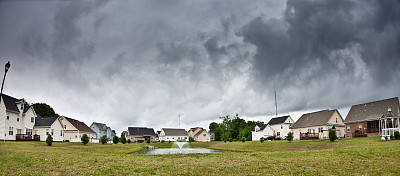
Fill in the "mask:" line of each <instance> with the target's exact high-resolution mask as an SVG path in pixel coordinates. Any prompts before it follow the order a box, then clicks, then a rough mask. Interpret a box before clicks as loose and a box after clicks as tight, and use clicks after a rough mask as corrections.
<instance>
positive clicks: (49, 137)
mask: <svg viewBox="0 0 400 176" xmlns="http://www.w3.org/2000/svg"><path fill="white" fill-rule="evenodd" d="M46 143H47V145H48V146H52V145H53V137H51V135H50V134H48V135H47V138H46Z"/></svg>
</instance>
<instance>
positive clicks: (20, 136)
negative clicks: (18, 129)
mask: <svg viewBox="0 0 400 176" xmlns="http://www.w3.org/2000/svg"><path fill="white" fill-rule="evenodd" d="M15 140H16V141H40V136H39V135H36V134H35V135H30V134H16V135H15Z"/></svg>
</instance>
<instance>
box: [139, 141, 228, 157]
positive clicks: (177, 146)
mask: <svg viewBox="0 0 400 176" xmlns="http://www.w3.org/2000/svg"><path fill="white" fill-rule="evenodd" d="M220 152H221V151H220V150H214V149H207V148H191V147H190V145H189V143H187V142H174V143H173V144H172V146H171V148H151V149H150V148H147V149H145V150H142V151H139V152H135V153H133V154H145V155H163V154H189V153H220Z"/></svg>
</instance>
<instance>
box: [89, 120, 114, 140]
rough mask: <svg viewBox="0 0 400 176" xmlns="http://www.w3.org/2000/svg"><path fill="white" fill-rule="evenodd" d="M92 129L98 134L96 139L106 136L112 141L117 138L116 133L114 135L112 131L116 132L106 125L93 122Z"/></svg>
mask: <svg viewBox="0 0 400 176" xmlns="http://www.w3.org/2000/svg"><path fill="white" fill-rule="evenodd" d="M90 129H92V130H93V131H94V132H95V133H96V139H100V138H101V137H102V136H104V135H106V136H107V138H108V139H112V138H113V137H114V136H115V132H114V135H112V134H113V132H112V131H114V130H111V128H110V127H108V126H107V125H106V124H104V123H97V122H93V123H92V125H90Z"/></svg>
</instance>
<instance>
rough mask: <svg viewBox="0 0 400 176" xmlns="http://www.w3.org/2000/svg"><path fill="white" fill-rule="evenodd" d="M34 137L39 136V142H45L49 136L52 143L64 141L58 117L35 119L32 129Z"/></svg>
mask: <svg viewBox="0 0 400 176" xmlns="http://www.w3.org/2000/svg"><path fill="white" fill-rule="evenodd" d="M33 131H34V134H35V135H39V136H40V141H46V139H47V135H48V134H50V135H51V137H52V138H53V141H59V142H62V141H64V129H63V124H62V123H61V119H60V118H59V117H36V118H35V126H34V127H33Z"/></svg>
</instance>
